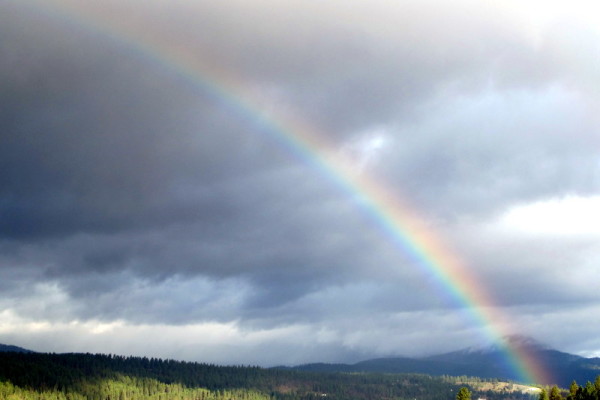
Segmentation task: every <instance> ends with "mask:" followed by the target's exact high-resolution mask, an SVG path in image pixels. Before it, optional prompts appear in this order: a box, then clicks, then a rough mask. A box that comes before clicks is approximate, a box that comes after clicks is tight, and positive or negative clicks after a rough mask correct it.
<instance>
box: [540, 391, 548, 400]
mask: <svg viewBox="0 0 600 400" xmlns="http://www.w3.org/2000/svg"><path fill="white" fill-rule="evenodd" d="M539 400H548V392H546V389H542V391H541V392H540V397H539Z"/></svg>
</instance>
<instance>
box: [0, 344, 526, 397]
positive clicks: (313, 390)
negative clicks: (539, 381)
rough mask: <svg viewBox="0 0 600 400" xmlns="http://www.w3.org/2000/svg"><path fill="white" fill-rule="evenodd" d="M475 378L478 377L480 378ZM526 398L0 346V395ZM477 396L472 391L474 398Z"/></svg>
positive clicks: (416, 379) (367, 378) (391, 379)
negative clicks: (462, 394) (459, 394)
mask: <svg viewBox="0 0 600 400" xmlns="http://www.w3.org/2000/svg"><path fill="white" fill-rule="evenodd" d="M480 383H481V382H480ZM464 385H469V387H471V389H472V391H473V393H474V398H478V397H485V398H486V399H487V400H532V399H534V398H535V397H532V396H531V395H530V394H528V393H527V392H523V391H522V390H513V391H508V390H502V391H494V390H491V389H490V388H487V389H484V388H483V387H482V386H479V387H478V386H477V385H474V384H473V385H471V384H470V383H469V382H465V381H461V380H459V379H456V378H449V377H445V378H442V377H432V376H428V375H420V374H378V373H327V372H323V373H316V372H304V371H294V370H278V369H263V368H258V367H244V366H228V367H225V366H215V365H208V364H199V363H188V362H180V361H173V360H160V359H154V358H152V359H148V358H146V357H141V358H140V357H122V356H113V355H102V354H95V355H93V354H42V353H17V352H2V353H0V400H17V399H23V400H142V399H144V400H274V399H278V400H316V399H323V398H325V397H326V398H327V399H332V400H346V399H353V400H370V399H390V400H391V399H420V400H454V398H455V396H456V393H457V391H458V389H459V388H460V387H461V386H464ZM475 396H477V397H475Z"/></svg>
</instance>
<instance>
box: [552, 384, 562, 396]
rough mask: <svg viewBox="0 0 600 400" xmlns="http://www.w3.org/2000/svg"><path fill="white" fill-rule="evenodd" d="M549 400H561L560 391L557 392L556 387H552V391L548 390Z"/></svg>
mask: <svg viewBox="0 0 600 400" xmlns="http://www.w3.org/2000/svg"><path fill="white" fill-rule="evenodd" d="M550 400H563V398H562V396H561V394H560V390H558V386H556V385H554V386H552V389H550Z"/></svg>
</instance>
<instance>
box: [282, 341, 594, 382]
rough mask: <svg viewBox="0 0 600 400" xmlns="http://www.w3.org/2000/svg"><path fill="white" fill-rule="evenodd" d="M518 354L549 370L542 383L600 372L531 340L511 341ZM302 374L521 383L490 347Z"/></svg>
mask: <svg viewBox="0 0 600 400" xmlns="http://www.w3.org/2000/svg"><path fill="white" fill-rule="evenodd" d="M508 341H509V342H510V344H511V346H512V347H513V348H516V349H517V351H518V352H525V353H527V354H530V355H531V356H532V357H533V359H535V360H537V361H538V362H539V363H541V364H542V365H543V366H544V369H545V370H547V371H548V375H549V377H550V380H549V381H548V382H539V383H541V384H547V385H552V384H557V385H559V386H561V387H568V386H569V384H570V383H571V382H572V381H573V380H575V381H577V382H587V381H594V380H595V378H596V376H597V375H598V374H599V373H600V358H585V357H581V356H577V355H574V354H569V353H564V352H561V351H558V350H554V349H550V348H548V347H546V346H544V345H542V344H540V343H538V342H536V341H535V340H533V339H531V338H526V337H521V336H515V337H511V338H508ZM293 368H294V369H296V370H301V371H320V372H334V371H337V372H387V373H407V372H412V373H423V374H429V375H438V376H439V375H450V376H463V375H464V376H474V377H480V378H498V379H503V380H511V381H518V380H519V378H520V377H519V376H518V375H517V374H516V373H515V371H514V369H513V368H512V367H511V366H509V365H507V363H506V354H505V352H504V351H503V350H502V349H501V348H499V347H497V346H490V347H487V348H480V349H473V348H468V349H463V350H458V351H454V352H449V353H444V354H439V355H434V356H429V357H423V358H408V357H388V358H376V359H370V360H365V361H361V362H358V363H355V364H306V365H300V366H296V367H293Z"/></svg>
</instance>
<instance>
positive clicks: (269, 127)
mask: <svg viewBox="0 0 600 400" xmlns="http://www.w3.org/2000/svg"><path fill="white" fill-rule="evenodd" d="M27 3H28V4H31V5H33V6H34V7H35V9H36V10H38V11H39V12H43V13H46V14H50V15H52V16H53V17H56V18H60V19H61V20H67V21H69V22H70V23H73V24H77V25H79V26H81V27H83V28H84V29H88V30H91V31H93V32H95V33H99V34H101V35H103V36H105V37H107V38H111V39H112V40H115V41H117V43H119V44H121V45H124V46H126V47H127V48H128V50H131V51H134V52H136V53H137V55H139V56H141V57H143V58H144V59H146V60H148V62H153V63H157V64H159V65H163V66H167V67H168V68H169V70H170V71H171V72H172V73H173V74H177V75H178V76H179V77H181V78H182V79H184V80H185V81H186V82H188V83H189V84H190V85H193V86H194V87H196V88H197V89H198V90H200V91H202V92H203V93H204V94H209V95H210V96H212V97H213V98H214V99H215V100H216V101H218V102H219V103H220V104H221V105H223V106H224V107H227V108H229V109H231V110H232V111H234V112H235V113H236V114H237V115H239V117H240V118H245V119H247V120H248V121H250V122H252V123H253V124H256V126H260V127H261V128H262V129H261V132H263V133H264V134H266V135H269V136H270V138H271V139H272V140H274V141H275V142H277V143H278V144H279V145H281V146H282V147H284V148H285V149H287V150H288V151H289V152H291V153H293V154H294V155H296V156H297V157H299V158H300V159H301V160H302V161H303V162H305V163H307V164H309V165H311V166H312V167H313V168H315V169H316V170H317V171H318V172H319V173H320V174H321V175H322V176H323V177H324V178H326V179H328V180H329V181H330V182H331V183H333V184H334V185H335V186H337V187H338V188H339V189H340V190H341V191H343V192H344V193H345V194H346V195H348V196H351V197H352V198H353V199H355V202H356V204H358V205H359V207H360V209H361V211H362V212H364V213H365V214H366V215H368V217H369V218H370V219H371V220H372V221H373V223H375V224H376V225H377V226H378V227H379V228H380V229H381V230H382V231H383V232H384V233H385V235H386V236H387V237H388V238H389V239H390V240H391V241H393V243H394V244H395V245H396V246H397V248H398V249H399V250H400V251H402V252H403V253H404V254H408V255H410V256H411V257H412V258H413V259H414V260H415V261H417V264H418V265H419V266H420V267H421V268H422V269H423V271H424V272H425V273H427V274H428V275H430V276H433V277H435V279H436V281H437V284H438V286H439V287H440V288H442V289H443V291H444V292H445V293H446V294H447V295H448V296H449V297H450V298H451V299H452V300H453V302H454V303H455V305H458V306H459V307H460V308H461V309H463V310H464V311H465V313H466V314H467V315H468V316H469V318H470V319H471V320H472V321H473V322H474V323H475V324H476V326H478V327H481V329H482V331H483V334H484V336H485V337H486V338H487V339H488V340H491V341H492V342H494V343H498V344H499V345H501V346H502V347H503V349H504V353H505V355H506V357H505V358H506V360H505V361H506V363H507V365H508V366H509V368H510V369H511V370H512V371H514V373H515V374H516V376H518V377H519V378H520V380H521V381H523V382H527V383H546V384H547V383H551V382H552V379H551V378H550V376H549V375H548V373H547V371H545V370H544V368H543V366H542V365H540V363H539V362H538V361H537V360H536V359H535V358H534V357H533V356H532V355H531V354H528V353H527V352H526V350H525V349H523V348H520V347H511V346H510V345H509V344H508V343H506V342H505V341H504V339H503V338H504V337H505V336H506V335H508V334H510V333H512V332H511V330H510V327H511V324H510V321H509V319H508V318H507V317H506V316H505V315H503V313H501V311H500V309H499V307H497V306H495V303H494V302H493V301H492V299H491V298H490V297H489V295H488V294H487V293H486V291H485V288H484V285H482V282H479V281H477V280H476V279H475V278H474V277H473V275H472V274H470V273H469V271H468V270H467V269H466V268H465V266H464V265H463V263H462V262H461V260H460V259H459V258H458V257H457V256H456V255H455V254H454V253H452V252H450V251H449V250H448V249H446V248H445V246H443V244H442V242H441V241H440V240H439V239H438V238H437V235H436V234H435V232H433V231H432V229H431V228H429V227H426V226H425V225H424V224H423V222H422V221H421V220H420V219H419V218H418V217H417V213H416V212H415V210H414V208H412V207H409V206H408V205H407V204H405V203H403V201H402V200H401V199H399V198H398V197H397V196H394V195H392V194H391V193H389V192H388V191H386V190H385V189H384V187H383V186H382V185H380V184H378V183H377V182H376V181H375V180H374V179H373V178H372V177H369V176H367V175H365V174H363V173H359V172H357V171H356V169H355V168H353V166H352V163H351V162H349V160H346V159H344V157H343V156H342V155H340V154H339V152H336V151H334V149H332V147H331V146H330V145H328V143H326V141H325V140H324V138H325V137H326V135H324V134H320V133H319V131H318V130H316V129H315V128H314V127H311V126H309V125H308V124H307V123H305V122H304V121H301V120H300V119H298V118H294V117H293V116H290V115H285V116H284V115H277V116H272V115H267V114H266V113H264V112H263V111H261V107H260V106H258V105H256V99H255V98H253V96H252V95H251V91H250V90H248V89H247V88H245V86H244V84H243V82H241V81H239V80H236V79H234V78H233V76H231V75H227V74H225V73H224V72H223V70H222V69H220V68H215V67H211V66H210V65H209V63H208V62H206V60H200V59H199V58H198V57H196V56H193V55H190V54H189V53H188V52H186V50H185V49H181V48H175V47H173V46H172V45H171V44H169V43H168V42H166V41H161V38H159V37H147V36H146V35H145V34H144V33H142V32H137V31H135V29H132V28H130V27H128V26H124V25H119V24H118V23H115V22H114V21H111V19H110V18H109V16H102V15H101V13H97V12H90V11H87V10H86V9H85V8H84V7H85V5H86V4H87V3H85V2H76V1H69V0H48V1H39V0H29V1H28V2H27ZM82 4H84V5H82Z"/></svg>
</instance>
